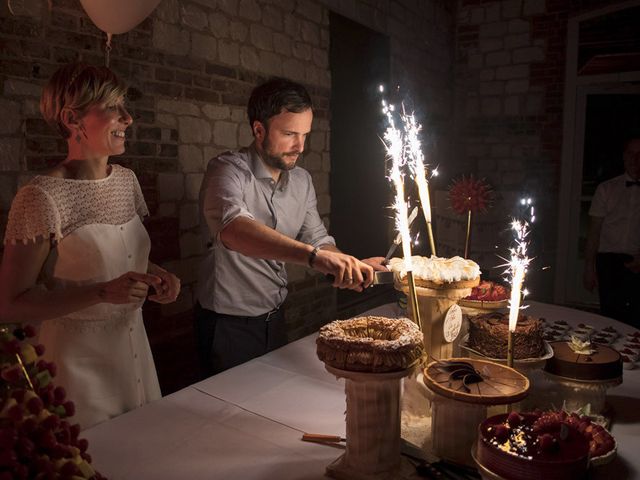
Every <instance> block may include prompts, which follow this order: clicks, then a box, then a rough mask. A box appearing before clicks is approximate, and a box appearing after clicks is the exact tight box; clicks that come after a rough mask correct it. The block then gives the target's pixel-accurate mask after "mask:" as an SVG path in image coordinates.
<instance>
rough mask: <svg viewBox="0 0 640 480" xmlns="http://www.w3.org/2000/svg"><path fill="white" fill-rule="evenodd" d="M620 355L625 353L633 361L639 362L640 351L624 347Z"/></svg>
mask: <svg viewBox="0 0 640 480" xmlns="http://www.w3.org/2000/svg"><path fill="white" fill-rule="evenodd" d="M620 355H624V356H625V357H627V358H628V359H629V360H631V361H632V362H637V361H638V358H639V357H640V352H636V351H635V350H631V349H630V348H623V349H622V350H620Z"/></svg>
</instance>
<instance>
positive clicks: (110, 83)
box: [40, 62, 127, 138]
mask: <svg viewBox="0 0 640 480" xmlns="http://www.w3.org/2000/svg"><path fill="white" fill-rule="evenodd" d="M126 92H127V87H126V86H125V84H124V83H123V82H122V81H121V80H120V79H119V78H118V77H117V76H116V75H115V74H114V73H113V72H112V71H111V70H109V69H108V68H107V67H94V66H92V65H87V64H86V63H80V62H77V63H69V64H67V65H64V66H62V67H60V68H59V69H58V70H56V72H55V73H54V74H53V75H52V76H51V78H50V79H49V82H48V83H47V84H46V85H45V87H44V89H43V90H42V97H41V98H40V111H41V112H42V116H43V117H44V119H45V120H46V121H47V123H48V124H49V125H51V126H52V127H53V128H55V129H57V130H58V131H59V132H60V134H61V135H62V136H63V137H64V138H69V137H70V136H71V132H70V131H69V129H68V128H67V127H66V126H65V124H64V122H63V115H65V111H66V110H70V111H71V112H73V113H74V114H75V115H76V116H77V117H78V118H82V116H83V115H84V114H85V113H86V112H87V110H88V109H89V108H91V107H92V106H93V105H96V104H99V103H112V102H115V101H116V100H117V99H118V98H120V97H122V96H124V94H125V93H126Z"/></svg>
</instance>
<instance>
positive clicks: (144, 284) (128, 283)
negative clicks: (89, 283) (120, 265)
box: [98, 272, 162, 304]
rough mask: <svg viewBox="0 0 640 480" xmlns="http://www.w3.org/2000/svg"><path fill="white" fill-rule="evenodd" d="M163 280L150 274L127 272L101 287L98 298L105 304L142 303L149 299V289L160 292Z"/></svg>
mask: <svg viewBox="0 0 640 480" xmlns="http://www.w3.org/2000/svg"><path fill="white" fill-rule="evenodd" d="M161 283H162V279H161V278H160V277H159V276H158V275H151V274H148V273H138V272H127V273H125V274H124V275H120V276H119V277H118V278H115V279H113V280H110V281H108V282H104V283H102V284H100V285H99V288H98V296H99V297H100V301H101V302H103V303H113V304H125V303H142V302H144V299H145V298H147V292H148V291H149V287H150V286H152V287H154V288H155V289H156V291H157V290H158V288H160V285H161Z"/></svg>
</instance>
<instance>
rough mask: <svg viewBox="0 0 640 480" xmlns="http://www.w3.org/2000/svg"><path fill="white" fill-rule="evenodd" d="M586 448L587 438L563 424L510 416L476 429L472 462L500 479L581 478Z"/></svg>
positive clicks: (530, 416) (534, 416)
mask: <svg viewBox="0 0 640 480" xmlns="http://www.w3.org/2000/svg"><path fill="white" fill-rule="evenodd" d="M589 448H590V446H589V441H588V440H587V438H585V436H584V435H583V434H581V433H580V432H579V431H578V429H577V428H575V427H574V426H572V425H569V424H568V423H566V422H562V421H555V420H553V419H544V420H541V418H540V416H539V415H537V414H528V413H522V414H520V413H516V412H511V413H510V414H500V415H496V416H493V417H490V418H488V419H486V420H485V421H483V422H482V423H481V424H480V425H479V427H478V442H477V451H476V461H477V463H478V464H479V466H480V468H481V469H482V470H488V471H489V472H491V473H492V474H493V475H497V476H499V477H501V478H504V479H513V480H538V479H541V478H543V479H545V480H556V479H558V480H561V479H562V480H564V479H567V478H584V477H585V475H586V473H587V469H588V467H589Z"/></svg>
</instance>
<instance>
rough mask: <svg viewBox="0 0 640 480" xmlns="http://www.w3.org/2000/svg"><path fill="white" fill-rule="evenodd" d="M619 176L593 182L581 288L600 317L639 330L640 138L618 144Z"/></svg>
mask: <svg viewBox="0 0 640 480" xmlns="http://www.w3.org/2000/svg"><path fill="white" fill-rule="evenodd" d="M623 157H624V170H625V173H624V174H623V175H619V176H617V177H615V178H612V179H610V180H607V181H605V182H602V183H601V184H600V185H598V187H597V189H596V192H595V195H594V196H593V200H592V202H591V209H590V210H589V217H590V223H589V231H588V235H587V245H586V249H585V257H586V258H585V271H584V286H585V288H586V289H587V290H589V291H592V290H593V289H594V288H595V287H597V288H598V293H599V296H600V312H601V313H602V315H604V316H607V317H611V318H615V319H617V320H621V321H623V322H626V323H628V324H630V325H633V326H635V327H636V328H640V137H634V138H631V139H629V140H627V141H626V142H625V144H624V153H623Z"/></svg>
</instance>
